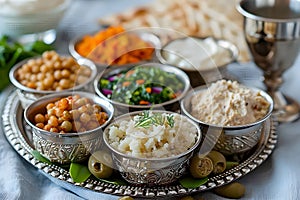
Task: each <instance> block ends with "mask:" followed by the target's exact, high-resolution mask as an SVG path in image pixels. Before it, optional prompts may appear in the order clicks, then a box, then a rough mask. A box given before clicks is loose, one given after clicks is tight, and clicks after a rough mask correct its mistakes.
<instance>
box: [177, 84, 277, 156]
mask: <svg viewBox="0 0 300 200" xmlns="http://www.w3.org/2000/svg"><path fill="white" fill-rule="evenodd" d="M180 107H181V110H182V112H183V113H184V114H185V115H187V116H188V117H190V118H191V119H192V120H194V121H195V122H197V123H198V124H199V125H200V127H201V128H202V130H204V131H203V132H204V134H206V136H207V137H208V138H210V139H209V141H210V142H211V143H213V145H214V148H215V149H216V150H218V151H220V152H222V153H223V154H225V155H229V154H235V153H242V152H245V151H248V150H250V149H252V148H253V147H254V146H255V145H256V144H257V142H258V141H259V140H260V135H261V132H262V129H263V125H264V123H265V122H266V121H267V120H268V119H269V117H270V116H271V114H272V111H273V100H272V98H271V97H270V96H269V95H268V94H267V93H266V92H264V91H262V90H260V89H257V88H252V87H247V86H245V85H241V84H239V83H237V82H234V81H230V80H228V81H227V80H219V81H217V82H214V83H212V84H210V85H209V86H200V87H197V88H195V89H194V90H191V91H190V92H189V93H188V94H187V95H186V97H185V98H184V99H183V100H182V101H181V103H180Z"/></svg>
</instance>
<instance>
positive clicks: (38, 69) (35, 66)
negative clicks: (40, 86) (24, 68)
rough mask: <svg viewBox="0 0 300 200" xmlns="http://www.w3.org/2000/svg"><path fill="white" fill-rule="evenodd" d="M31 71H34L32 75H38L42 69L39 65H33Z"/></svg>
mask: <svg viewBox="0 0 300 200" xmlns="http://www.w3.org/2000/svg"><path fill="white" fill-rule="evenodd" d="M31 71H32V73H35V74H36V73H38V72H40V67H39V66H38V65H33V66H32V67H31Z"/></svg>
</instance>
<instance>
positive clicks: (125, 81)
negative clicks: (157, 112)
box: [98, 66, 185, 106]
mask: <svg viewBox="0 0 300 200" xmlns="http://www.w3.org/2000/svg"><path fill="white" fill-rule="evenodd" d="M98 87H99V88H100V91H101V92H102V94H104V95H105V96H106V97H107V98H109V99H112V100H114V101H117V102H120V103H125V104H129V105H146V106H147V105H153V104H160V103H164V102H166V101H169V100H172V99H175V98H176V97H178V96H180V95H181V94H182V92H183V90H184V87H185V86H184V83H183V81H182V80H181V79H179V78H178V77H177V75H176V74H174V73H171V72H167V71H164V70H163V69H161V68H159V67H150V66H148V67H147V66H136V67H133V68H131V69H129V70H125V71H122V72H120V73H117V74H112V75H108V76H106V77H103V78H101V79H100V81H99V85H98Z"/></svg>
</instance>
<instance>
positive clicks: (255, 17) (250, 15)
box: [235, 0, 300, 23]
mask: <svg viewBox="0 0 300 200" xmlns="http://www.w3.org/2000/svg"><path fill="white" fill-rule="evenodd" d="M249 3H255V1H248V0H241V1H237V4H236V6H235V7H236V10H237V11H238V12H239V13H240V14H241V15H242V16H243V17H244V19H245V18H249V19H252V20H257V21H262V22H263V21H265V22H271V23H292V22H299V21H300V17H298V18H270V17H262V16H259V15H255V14H253V13H251V12H250V11H249V10H247V9H245V5H246V4H249Z"/></svg>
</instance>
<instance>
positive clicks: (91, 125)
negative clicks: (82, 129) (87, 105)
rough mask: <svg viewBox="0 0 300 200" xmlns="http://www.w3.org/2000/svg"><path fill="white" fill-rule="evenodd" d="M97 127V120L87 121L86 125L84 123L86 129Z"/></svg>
mask: <svg viewBox="0 0 300 200" xmlns="http://www.w3.org/2000/svg"><path fill="white" fill-rule="evenodd" d="M97 127H99V123H98V122H97V121H93V120H92V121H89V122H88V123H87V125H86V128H87V129H88V130H92V129H95V128H97Z"/></svg>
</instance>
